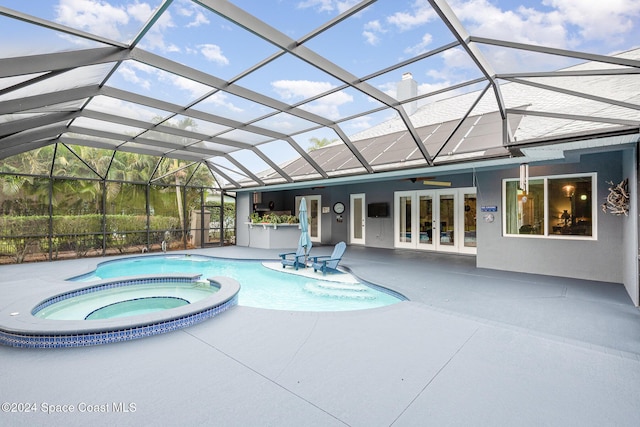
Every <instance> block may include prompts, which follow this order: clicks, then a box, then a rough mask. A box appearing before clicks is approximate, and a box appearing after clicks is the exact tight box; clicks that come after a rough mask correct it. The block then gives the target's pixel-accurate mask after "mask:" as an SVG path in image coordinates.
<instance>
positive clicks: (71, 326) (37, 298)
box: [0, 273, 240, 347]
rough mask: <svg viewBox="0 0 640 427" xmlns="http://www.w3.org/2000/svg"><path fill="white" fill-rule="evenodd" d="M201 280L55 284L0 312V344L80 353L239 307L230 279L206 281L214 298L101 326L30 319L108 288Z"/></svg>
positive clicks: (237, 288)
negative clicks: (66, 297) (46, 306)
mask: <svg viewBox="0 0 640 427" xmlns="http://www.w3.org/2000/svg"><path fill="white" fill-rule="evenodd" d="M201 277H202V275H200V274H189V273H187V274H145V275H135V276H123V277H118V278H112V279H105V280H99V281H95V282H90V283H89V282H69V281H62V280H54V281H52V283H53V285H54V288H53V289H52V288H48V289H46V290H42V291H39V292H37V293H34V294H31V295H29V296H28V297H25V298H23V299H21V300H19V301H16V302H15V303H13V304H10V305H9V306H7V307H4V308H3V309H0V344H4V345H9V346H13V347H79V346H85V345H96V344H104V343H108V342H117V341H126V340H130V339H136V338H142V337H145V336H150V335H155V334H158V333H163V332H169V331H171V330H175V329H180V328H183V327H187V326H191V325H193V324H195V323H199V322H201V321H203V320H206V319H208V318H211V317H213V316H216V315H218V314H219V313H221V312H223V311H226V310H227V309H228V308H230V307H231V306H234V305H237V302H238V293H239V291H240V284H239V283H238V282H237V281H236V280H234V279H232V278H229V277H223V276H214V277H211V278H207V279H206V280H208V281H209V282H210V284H211V285H212V286H216V287H218V289H219V290H218V291H217V292H215V293H213V294H212V295H210V296H208V297H206V298H203V299H201V300H199V301H196V302H194V303H192V304H187V305H184V306H181V307H175V308H171V309H167V310H161V311H157V312H154V313H147V314H141V315H136V316H128V317H121V318H115V319H100V320H53V319H43V318H39V317H36V316H34V315H33V314H32V312H33V310H34V309H35V308H36V307H37V306H39V305H41V304H42V303H43V302H45V301H47V300H50V299H52V298H55V297H57V296H60V295H63V294H68V293H76V292H81V291H83V290H86V289H90V288H96V287H100V286H103V285H109V284H112V283H121V282H129V284H128V285H132V284H135V283H134V282H138V283H140V282H141V281H153V280H162V281H168V280H183V281H196V280H198V279H200V278H201ZM128 285H126V284H125V285H123V286H128Z"/></svg>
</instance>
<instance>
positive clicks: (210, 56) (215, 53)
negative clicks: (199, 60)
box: [198, 44, 229, 65]
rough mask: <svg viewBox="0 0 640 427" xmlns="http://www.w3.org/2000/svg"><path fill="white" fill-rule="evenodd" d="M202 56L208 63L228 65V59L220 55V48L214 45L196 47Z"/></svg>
mask: <svg viewBox="0 0 640 427" xmlns="http://www.w3.org/2000/svg"><path fill="white" fill-rule="evenodd" d="M198 48H200V52H201V53H202V55H203V56H204V57H205V58H206V59H207V60H209V61H212V62H215V63H217V64H220V65H228V64H229V59H227V57H226V56H224V54H223V53H222V49H220V46H218V45H215V44H201V45H198Z"/></svg>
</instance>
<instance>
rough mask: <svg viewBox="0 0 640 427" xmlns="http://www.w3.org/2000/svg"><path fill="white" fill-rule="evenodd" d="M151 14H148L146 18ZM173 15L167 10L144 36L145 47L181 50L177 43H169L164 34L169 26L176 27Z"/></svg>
mask: <svg viewBox="0 0 640 427" xmlns="http://www.w3.org/2000/svg"><path fill="white" fill-rule="evenodd" d="M149 16H151V15H147V16H146V18H144V19H145V20H146V19H148V18H149ZM175 26H176V25H175V23H174V22H173V17H172V16H171V13H170V12H169V11H165V12H164V13H163V14H162V15H161V16H160V18H159V19H158V20H157V21H156V23H155V24H154V25H153V26H152V27H151V29H150V30H149V31H148V32H147V34H146V35H145V37H144V47H146V48H148V49H157V50H160V51H162V52H179V51H180V48H179V47H178V46H177V45H176V44H175V43H167V42H166V41H165V38H164V35H165V33H166V32H167V30H168V29H169V28H173V27H175Z"/></svg>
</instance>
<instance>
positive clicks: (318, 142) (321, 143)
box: [307, 137, 338, 151]
mask: <svg viewBox="0 0 640 427" xmlns="http://www.w3.org/2000/svg"><path fill="white" fill-rule="evenodd" d="M337 140H338V139H337V138H334V139H331V140H330V139H327V138H322V139H319V138H316V137H313V138H311V139H310V140H309V142H310V143H311V144H312V145H310V146H309V148H308V149H307V151H314V150H317V149H319V148H322V147H325V146H327V145H329V144H333V143H334V142H336V141H337Z"/></svg>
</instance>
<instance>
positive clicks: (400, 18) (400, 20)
mask: <svg viewBox="0 0 640 427" xmlns="http://www.w3.org/2000/svg"><path fill="white" fill-rule="evenodd" d="M411 9H412V10H411V12H396V13H394V14H393V15H391V16H389V17H388V18H387V22H388V23H389V24H392V25H394V26H396V27H397V28H398V29H399V30H400V31H406V30H411V29H413V28H415V27H418V26H420V25H423V24H426V23H428V22H431V21H432V20H434V19H435V18H436V17H437V15H436V13H435V11H434V10H433V8H432V7H431V5H430V4H429V2H427V1H426V0H416V1H415V2H414V3H413V4H412V5H411Z"/></svg>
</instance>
